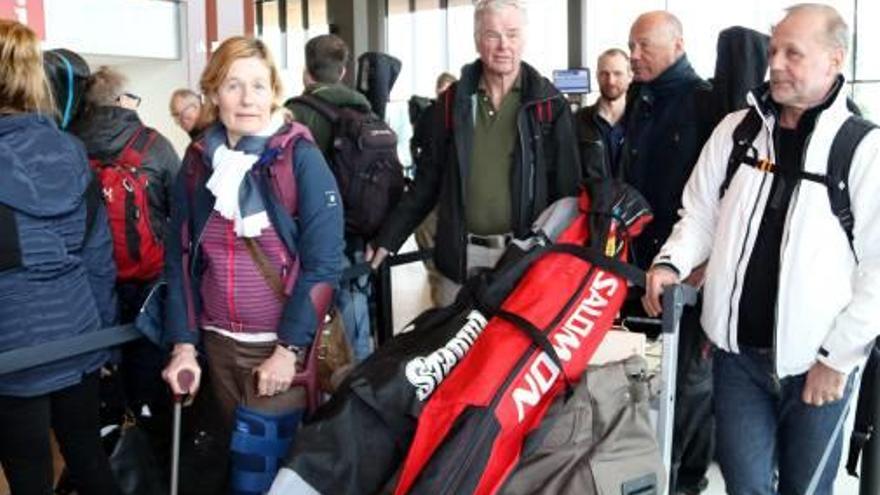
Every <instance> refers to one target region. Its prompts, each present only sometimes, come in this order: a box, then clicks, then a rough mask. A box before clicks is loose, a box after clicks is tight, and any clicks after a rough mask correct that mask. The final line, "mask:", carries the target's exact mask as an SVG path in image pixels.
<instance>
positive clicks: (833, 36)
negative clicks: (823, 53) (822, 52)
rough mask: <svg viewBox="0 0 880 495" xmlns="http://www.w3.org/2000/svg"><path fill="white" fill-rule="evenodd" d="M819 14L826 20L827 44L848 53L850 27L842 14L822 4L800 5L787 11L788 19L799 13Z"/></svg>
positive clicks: (825, 35) (825, 34)
mask: <svg viewBox="0 0 880 495" xmlns="http://www.w3.org/2000/svg"><path fill="white" fill-rule="evenodd" d="M807 12H812V13H817V14H821V15H822V17H824V19H825V33H824V37H825V43H826V44H827V45H828V46H829V47H831V48H840V49H842V50H843V52H844V53H846V52H847V51H848V50H849V26H847V25H846V21H844V20H843V17H841V16H840V12H838V11H837V9H835V8H834V7H832V6H830V5H825V4H821V3H799V4H797V5H792V6H791V7H788V8H787V9H785V13H786V17H788V16H790V15H792V14H799V13H807Z"/></svg>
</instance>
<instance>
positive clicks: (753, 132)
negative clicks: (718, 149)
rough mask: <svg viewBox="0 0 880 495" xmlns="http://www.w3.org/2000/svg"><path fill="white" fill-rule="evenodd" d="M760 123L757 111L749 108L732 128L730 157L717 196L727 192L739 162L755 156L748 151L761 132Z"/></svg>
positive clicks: (722, 195) (720, 196)
mask: <svg viewBox="0 0 880 495" xmlns="http://www.w3.org/2000/svg"><path fill="white" fill-rule="evenodd" d="M761 124H762V121H761V116H760V115H758V111H757V110H755V109H754V108H749V111H748V112H746V115H745V117H743V119H742V120H741V121H740V123H739V124H737V126H736V129H734V130H733V150H731V152H730V157H729V158H728V159H727V172H725V174H724V182H722V183H721V187H719V188H718V197H719V198H723V197H724V193H726V192H727V188H728V187H729V186H730V181H731V180H732V179H733V176H734V174H736V170H737V169H738V168H739V166H740V164H741V163H743V162H744V161H746V160H748V159H750V158H751V159H752V160H754V159H756V158H757V156H753V157H750V156H749V151H751V150H753V149H754V147H753V146H752V143H753V142H754V141H755V138H756V137H757V136H758V133H759V132H761Z"/></svg>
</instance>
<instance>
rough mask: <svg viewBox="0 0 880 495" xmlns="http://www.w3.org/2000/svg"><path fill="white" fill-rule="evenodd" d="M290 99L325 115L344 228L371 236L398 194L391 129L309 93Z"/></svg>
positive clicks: (398, 167)
mask: <svg viewBox="0 0 880 495" xmlns="http://www.w3.org/2000/svg"><path fill="white" fill-rule="evenodd" d="M291 102H292V103H301V104H303V105H306V106H307V107H309V108H311V109H313V110H315V111H316V112H318V113H319V114H320V115H321V116H323V117H324V118H326V119H327V120H328V121H330V123H331V126H332V128H333V134H332V135H333V141H332V144H331V146H330V150H329V152H328V156H327V162H328V164H329V165H330V170H331V171H332V172H333V175H334V176H336V182H337V184H338V185H339V192H340V193H341V194H342V205H343V206H344V208H345V231H346V233H349V234H355V235H359V236H362V237H364V238H367V239H369V238H372V237H373V235H375V234H376V232H378V230H379V228H380V227H381V226H382V223H383V222H384V221H385V218H387V217H388V214H389V213H390V212H391V209H392V208H394V206H395V205H397V202H398V201H399V200H400V196H401V195H402V194H403V186H404V181H403V166H402V165H401V163H400V159H398V157H397V135H396V134H395V133H394V131H393V130H391V128H390V127H388V124H386V123H385V122H384V121H383V120H381V119H379V118H378V117H376V116H375V115H373V114H371V113H361V112H358V111H356V110H353V109H350V108H345V107H337V106H335V105H332V104H330V103H327V102H326V101H324V100H322V99H320V98H318V97H315V96H310V95H303V96H299V97H296V98H293V99H292V100H291Z"/></svg>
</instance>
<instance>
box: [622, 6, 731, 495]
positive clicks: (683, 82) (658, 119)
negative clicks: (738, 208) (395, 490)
mask: <svg viewBox="0 0 880 495" xmlns="http://www.w3.org/2000/svg"><path fill="white" fill-rule="evenodd" d="M629 49H630V61H631V64H632V69H633V79H634V83H633V84H632V85H631V86H630V90H629V94H628V95H627V106H626V107H627V111H626V136H625V138H624V139H625V143H624V149H623V155H622V156H621V162H620V169H621V174H622V177H623V178H624V180H626V181H627V182H628V183H630V184H632V185H633V186H635V187H636V188H637V189H638V190H639V191H640V192H641V193H642V194H643V195H645V198H646V199H647V200H648V202H649V203H650V204H651V208H652V209H653V212H654V221H653V222H651V223H650V224H648V226H647V228H645V230H644V231H643V232H642V234H641V235H640V236H639V237H638V238H636V239H635V240H634V242H633V259H634V260H635V262H636V263H637V264H638V265H639V266H641V267H642V268H648V266H649V265H650V263H651V261H652V260H653V258H654V256H655V255H656V254H657V250H658V249H659V248H660V246H662V245H663V243H664V242H665V241H666V238H667V237H668V236H669V233H670V232H671V230H672V226H673V224H674V223H675V221H676V220H677V219H678V214H677V212H678V209H679V208H680V207H681V193H682V190H683V189H684V184H685V182H686V181H687V179H688V177H689V176H690V173H691V169H693V167H694V164H695V163H696V161H697V157H698V156H699V154H700V150H701V149H702V147H703V143H704V142H705V141H706V139H707V138H708V137H709V134H710V133H711V132H712V129H713V127H714V126H715V123H716V122H715V117H714V114H713V112H712V105H711V104H710V102H711V94H710V91H711V87H710V85H709V83H707V82H706V81H704V80H703V79H700V77H699V76H697V74H696V72H694V69H693V67H691V64H690V62H689V61H688V59H687V56H686V55H685V51H684V38H683V34H682V27H681V22H680V21H679V20H678V19H677V18H676V17H675V16H674V15H672V14H670V13H668V12H665V11H656V12H648V13H646V14H643V15H641V16H640V17H639V18H638V19H637V20H636V22H635V23H634V24H633V26H632V29H631V30H630V36H629ZM698 278H699V277H696V278H695V279H692V280H689V282H691V283H694V284H695V285H700V280H698ZM632 302H633V303H635V304H628V305H627V306H626V309H625V311H624V314H628V315H634V314H636V315H639V314H641V311H642V308H641V307H640V305H639V304H638V301H635V300H633V301H632ZM707 349H708V348H707V344H706V338H705V336H704V335H703V332H702V328H701V327H700V324H699V312H698V311H686V312H685V314H684V315H683V316H682V320H681V340H680V345H679V351H678V353H679V355H678V362H679V365H678V379H677V382H678V385H677V387H676V389H677V394H676V409H675V423H674V427H673V453H672V457H673V459H672V472H671V473H670V476H671V487H672V493H682V494H688V495H690V494H694V493H699V492H700V491H701V490H702V489H703V488H705V486H706V480H705V473H706V470H707V469H708V467H709V463H710V461H711V459H712V450H713V442H712V426H713V423H712V409H711V398H712V392H711V390H712V388H711V385H712V381H711V378H712V375H711V371H712V369H711V361H710V360H709V359H708V355H709V353H708V352H707Z"/></svg>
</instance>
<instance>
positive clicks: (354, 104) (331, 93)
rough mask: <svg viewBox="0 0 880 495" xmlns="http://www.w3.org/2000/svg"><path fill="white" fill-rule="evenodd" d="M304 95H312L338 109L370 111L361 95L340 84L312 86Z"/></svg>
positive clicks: (368, 104) (365, 99)
mask: <svg viewBox="0 0 880 495" xmlns="http://www.w3.org/2000/svg"><path fill="white" fill-rule="evenodd" d="M305 93H306V94H308V95H314V96H317V97H318V98H321V99H322V100H324V101H326V102H327V103H330V104H332V105H336V106H338V107H346V108H351V109H352V110H355V111H357V112H361V113H369V112H371V111H372V109H371V107H370V102H369V100H367V97H366V96H364V95H363V94H361V93H359V92H358V91H355V90H353V89H351V88H349V87H348V86H346V85H344V84H342V83H336V84H320V83H319V84H314V85H312V86H309V87H308V89H306V92H305Z"/></svg>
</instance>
